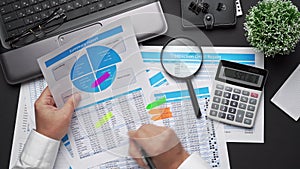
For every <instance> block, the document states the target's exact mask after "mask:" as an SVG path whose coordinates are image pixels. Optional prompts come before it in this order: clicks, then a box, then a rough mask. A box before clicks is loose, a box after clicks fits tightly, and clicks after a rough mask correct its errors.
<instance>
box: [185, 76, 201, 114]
mask: <svg viewBox="0 0 300 169" xmlns="http://www.w3.org/2000/svg"><path fill="white" fill-rule="evenodd" d="M186 84H187V86H188V90H189V93H190V97H191V100H192V104H193V108H194V111H195V114H196V117H197V118H200V117H201V115H202V114H201V111H200V108H199V104H198V99H197V97H196V94H195V90H194V87H193V84H192V81H191V79H186Z"/></svg>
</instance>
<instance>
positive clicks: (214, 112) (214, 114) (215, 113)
mask: <svg viewBox="0 0 300 169" xmlns="http://www.w3.org/2000/svg"><path fill="white" fill-rule="evenodd" d="M217 113H218V112H217V111H215V110H211V111H210V113H209V114H210V115H211V116H217Z"/></svg>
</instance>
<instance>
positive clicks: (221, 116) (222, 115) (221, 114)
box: [218, 112, 226, 119]
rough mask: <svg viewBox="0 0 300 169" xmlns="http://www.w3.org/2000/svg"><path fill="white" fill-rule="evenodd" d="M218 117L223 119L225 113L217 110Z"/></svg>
mask: <svg viewBox="0 0 300 169" xmlns="http://www.w3.org/2000/svg"><path fill="white" fill-rule="evenodd" d="M218 117H220V118H222V119H225V117H226V113H222V112H219V115H218Z"/></svg>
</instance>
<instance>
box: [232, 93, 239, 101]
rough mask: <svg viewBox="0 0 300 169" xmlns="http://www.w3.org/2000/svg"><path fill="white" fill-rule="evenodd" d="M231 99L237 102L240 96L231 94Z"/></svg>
mask: <svg viewBox="0 0 300 169" xmlns="http://www.w3.org/2000/svg"><path fill="white" fill-rule="evenodd" d="M231 98H232V100H237V101H238V100H239V99H240V96H239V95H237V94H233V95H232V97H231Z"/></svg>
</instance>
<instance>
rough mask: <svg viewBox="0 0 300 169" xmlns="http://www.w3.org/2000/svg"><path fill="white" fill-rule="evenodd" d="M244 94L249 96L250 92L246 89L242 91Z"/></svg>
mask: <svg viewBox="0 0 300 169" xmlns="http://www.w3.org/2000/svg"><path fill="white" fill-rule="evenodd" d="M242 94H243V95H245V96H249V95H250V92H248V91H245V90H244V91H243V92H242Z"/></svg>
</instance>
